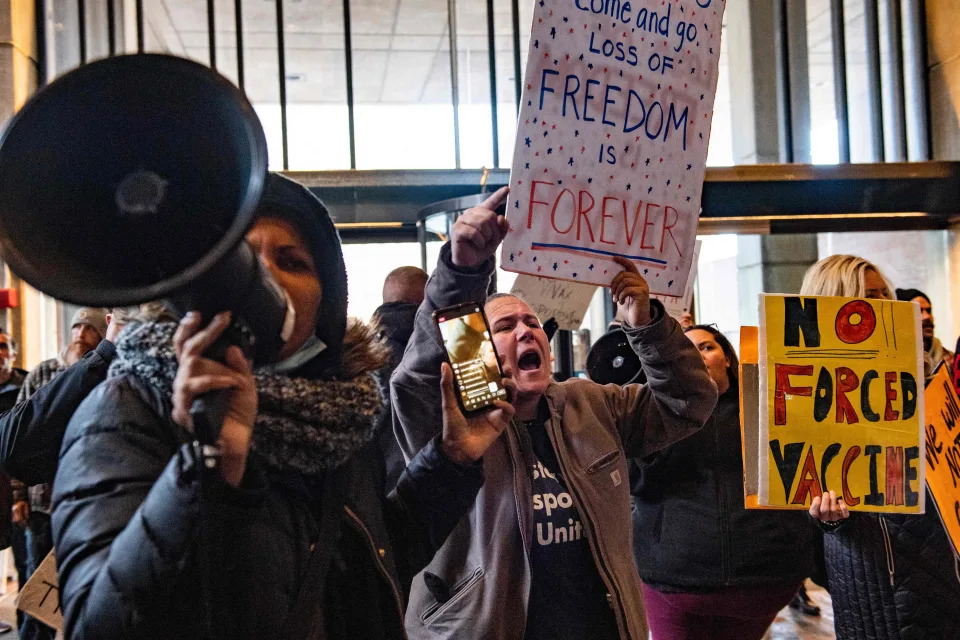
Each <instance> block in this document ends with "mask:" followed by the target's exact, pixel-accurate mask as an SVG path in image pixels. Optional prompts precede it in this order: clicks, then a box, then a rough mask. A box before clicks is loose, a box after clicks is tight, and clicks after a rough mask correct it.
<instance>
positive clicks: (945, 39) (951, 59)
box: [925, 0, 960, 160]
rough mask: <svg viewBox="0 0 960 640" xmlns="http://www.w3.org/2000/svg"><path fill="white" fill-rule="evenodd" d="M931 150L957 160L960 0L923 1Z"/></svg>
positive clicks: (959, 147) (959, 137)
mask: <svg viewBox="0 0 960 640" xmlns="http://www.w3.org/2000/svg"><path fill="white" fill-rule="evenodd" d="M925 7H926V17H927V20H926V22H927V25H926V26H927V65H928V81H929V91H930V136H931V138H932V140H931V143H932V145H931V151H932V153H933V158H934V159H935V160H960V124H958V123H960V38H958V37H957V25H960V0H926V5H925Z"/></svg>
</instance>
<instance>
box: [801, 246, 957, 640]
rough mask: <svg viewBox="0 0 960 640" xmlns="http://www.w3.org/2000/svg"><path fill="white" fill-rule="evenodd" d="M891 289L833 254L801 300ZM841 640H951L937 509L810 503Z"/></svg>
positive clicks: (948, 571)
mask: <svg viewBox="0 0 960 640" xmlns="http://www.w3.org/2000/svg"><path fill="white" fill-rule="evenodd" d="M893 291H894V289H893V287H892V286H891V285H890V283H889V281H888V280H887V279H886V278H885V277H884V276H883V273H882V272H881V271H880V269H879V268H877V266H876V265H874V264H873V263H871V262H868V261H866V260H864V259H863V258H858V257H857V256H850V255H833V256H830V257H828V258H824V259H823V260H821V261H819V262H817V263H816V264H815V265H813V266H812V267H810V270H809V271H807V274H806V275H805V276H804V278H803V285H802V286H801V288H800V294H801V295H820V296H846V297H858V298H882V299H887V300H893V299H894V296H893ZM810 515H812V516H813V517H815V518H818V519H819V520H820V522H821V523H823V527H824V529H825V530H826V531H827V532H828V533H829V534H830V535H826V536H824V556H825V559H826V563H827V575H828V577H829V580H830V596H831V598H832V599H833V614H834V627H835V630H836V633H837V639H838V640H866V639H867V638H869V639H870V640H913V639H917V640H919V639H921V638H956V637H958V633H960V581H958V578H957V576H958V575H960V573H955V568H956V567H955V562H956V559H955V558H954V556H953V553H952V552H951V550H950V545H949V543H948V542H947V538H946V535H945V533H944V529H943V527H942V526H941V525H940V522H939V520H938V518H937V515H936V510H935V509H931V508H928V509H927V513H926V514H925V515H918V516H904V515H878V514H874V513H854V514H852V515H850V514H849V512H848V511H847V507H846V505H844V504H843V499H842V498H837V497H836V496H835V495H833V492H832V491H831V492H830V493H829V494H824V495H823V499H822V504H821V499H820V498H814V500H813V504H812V505H811V506H810Z"/></svg>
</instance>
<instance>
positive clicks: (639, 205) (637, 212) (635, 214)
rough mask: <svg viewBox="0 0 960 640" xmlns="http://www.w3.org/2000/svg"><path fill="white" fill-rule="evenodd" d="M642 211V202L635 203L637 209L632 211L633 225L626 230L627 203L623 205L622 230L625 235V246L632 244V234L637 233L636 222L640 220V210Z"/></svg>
mask: <svg viewBox="0 0 960 640" xmlns="http://www.w3.org/2000/svg"><path fill="white" fill-rule="evenodd" d="M641 209H643V200H641V201H640V202H638V203H637V208H636V209H634V211H633V224H632V225H630V228H629V229H628V228H627V203H626V202H624V203H623V228H624V230H625V231H626V233H627V244H628V245H631V244H633V234H634V233H636V231H637V220H639V219H640V210H641Z"/></svg>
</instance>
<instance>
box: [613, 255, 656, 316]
mask: <svg viewBox="0 0 960 640" xmlns="http://www.w3.org/2000/svg"><path fill="white" fill-rule="evenodd" d="M613 261H614V262H616V263H617V264H618V265H620V266H621V267H623V271H621V272H620V273H618V274H617V275H615V276H614V277H613V281H612V282H611V283H610V292H611V294H612V295H613V301H614V302H615V303H616V304H619V305H621V306H622V307H623V311H624V314H623V315H624V319H626V321H627V324H629V325H630V326H631V327H642V326H644V325H647V324H650V287H649V286H648V285H647V281H646V280H644V279H643V276H642V275H640V272H639V271H638V270H637V265H635V264H633V262H631V261H630V260H627V259H626V258H621V257H619V256H618V257H616V258H614V259H613Z"/></svg>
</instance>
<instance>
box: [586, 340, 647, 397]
mask: <svg viewBox="0 0 960 640" xmlns="http://www.w3.org/2000/svg"><path fill="white" fill-rule="evenodd" d="M587 376H588V377H589V378H590V379H591V380H593V381H594V382H599V383H600V384H610V383H613V384H619V385H625V384H631V383H635V382H637V383H643V382H646V381H647V377H646V375H644V373H643V366H641V364H640V356H638V355H637V354H636V353H634V351H633V349H632V348H631V347H630V342H629V341H628V340H627V334H626V333H624V331H623V329H614V330H612V331H608V332H607V333H606V334H604V335H602V336H600V338H598V339H597V341H596V342H594V343H593V346H592V347H590V351H589V352H588V353H587Z"/></svg>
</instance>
